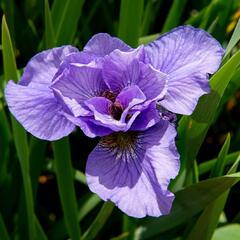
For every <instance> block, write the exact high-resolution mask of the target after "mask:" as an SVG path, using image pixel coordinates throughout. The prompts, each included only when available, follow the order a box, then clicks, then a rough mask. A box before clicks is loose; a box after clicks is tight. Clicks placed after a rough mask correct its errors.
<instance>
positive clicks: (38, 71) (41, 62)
mask: <svg viewBox="0 0 240 240" xmlns="http://www.w3.org/2000/svg"><path fill="white" fill-rule="evenodd" d="M76 52H78V49H77V48H74V47H72V46H63V47H58V48H53V49H49V50H46V51H42V52H40V53H38V54H37V55H35V56H34V57H33V58H32V59H31V60H30V61H29V62H28V64H27V66H26V67H25V69H24V73H23V75H22V77H21V79H20V81H19V82H18V84H20V85H24V86H27V85H29V84H35V85H36V84H37V85H43V86H45V87H48V86H49V85H50V84H51V82H52V79H53V77H54V75H55V73H56V72H57V70H58V68H59V66H60V64H61V62H62V61H63V59H64V58H65V57H66V56H68V55H69V54H71V53H76Z"/></svg>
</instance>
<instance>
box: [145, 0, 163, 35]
mask: <svg viewBox="0 0 240 240" xmlns="http://www.w3.org/2000/svg"><path fill="white" fill-rule="evenodd" d="M161 4H162V0H158V1H156V0H148V1H146V6H145V7H144V14H143V21H142V32H141V34H142V35H146V34H148V32H149V28H150V27H151V25H153V23H154V21H155V19H156V16H157V14H158V13H159V8H160V6H161Z"/></svg>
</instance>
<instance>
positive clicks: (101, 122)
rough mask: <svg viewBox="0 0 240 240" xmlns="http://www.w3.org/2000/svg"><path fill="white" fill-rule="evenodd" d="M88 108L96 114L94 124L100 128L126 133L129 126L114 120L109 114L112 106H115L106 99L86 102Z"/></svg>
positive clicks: (94, 99) (92, 99)
mask: <svg viewBox="0 0 240 240" xmlns="http://www.w3.org/2000/svg"><path fill="white" fill-rule="evenodd" d="M85 104H86V106H87V107H88V108H89V109H90V110H91V111H92V112H93V113H94V119H92V123H95V124H96V125H98V126H103V127H106V128H110V129H111V130H113V131H126V130H127V129H126V127H127V124H126V123H124V122H121V121H119V120H116V119H114V118H113V117H112V116H111V115H110V112H109V108H110V106H111V105H112V104H113V103H112V102H111V101H110V100H108V99H106V98H104V97H94V98H91V99H89V100H87V101H85Z"/></svg>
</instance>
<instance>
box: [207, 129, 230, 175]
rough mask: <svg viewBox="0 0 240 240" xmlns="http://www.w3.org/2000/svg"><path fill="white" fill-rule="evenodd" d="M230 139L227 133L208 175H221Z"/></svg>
mask: <svg viewBox="0 0 240 240" xmlns="http://www.w3.org/2000/svg"><path fill="white" fill-rule="evenodd" d="M230 140H231V136H230V134H229V133H228V135H227V138H226V140H225V142H224V144H223V146H222V148H221V150H220V152H219V154H218V158H217V161H216V164H215V166H214V168H213V169H212V172H211V175H210V177H219V176H221V175H223V170H224V167H225V163H226V162H225V160H226V156H227V153H228V150H229V147H230Z"/></svg>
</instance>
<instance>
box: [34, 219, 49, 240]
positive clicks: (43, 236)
mask: <svg viewBox="0 0 240 240" xmlns="http://www.w3.org/2000/svg"><path fill="white" fill-rule="evenodd" d="M35 224H36V236H37V238H36V239H39V240H47V236H46V234H45V233H44V231H43V229H42V226H41V225H40V223H39V221H38V219H37V218H36V217H35Z"/></svg>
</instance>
